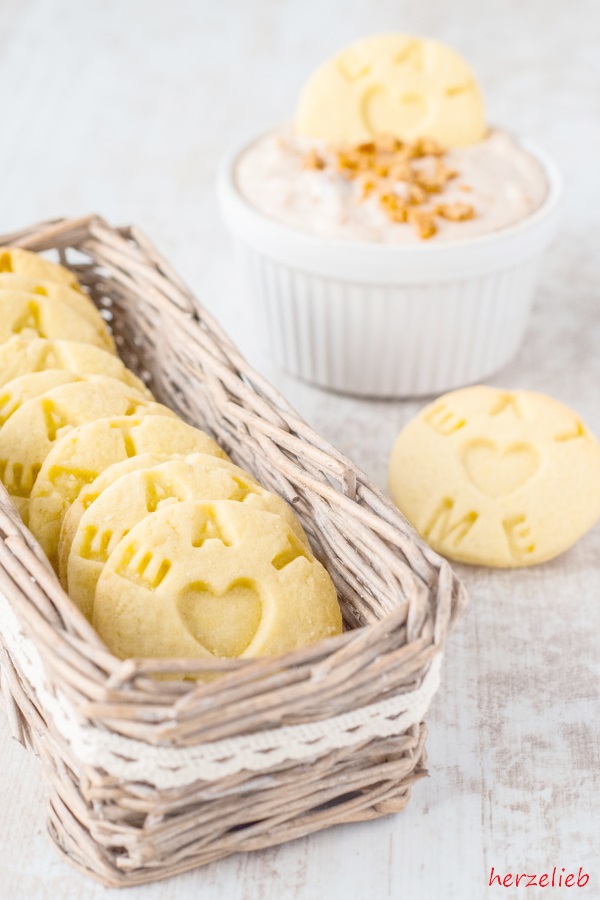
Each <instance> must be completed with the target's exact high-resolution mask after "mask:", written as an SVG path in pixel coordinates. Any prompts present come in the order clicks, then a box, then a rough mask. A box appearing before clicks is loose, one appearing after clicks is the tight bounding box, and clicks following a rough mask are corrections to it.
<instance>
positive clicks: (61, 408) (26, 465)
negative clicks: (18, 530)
mask: <svg viewBox="0 0 600 900" xmlns="http://www.w3.org/2000/svg"><path fill="white" fill-rule="evenodd" d="M111 415H125V416H134V415H141V416H143V415H160V416H167V415H171V416H174V415H175V414H174V413H171V411H170V410H168V409H167V408H166V407H165V406H161V405H160V404H159V403H154V402H152V401H150V400H148V399H147V398H145V397H143V396H142V395H141V394H138V393H137V391H135V390H134V389H133V388H130V387H128V386H127V385H126V384H123V382H122V381H117V380H116V379H114V378H106V377H104V376H98V377H97V379H96V381H94V382H90V383H87V382H75V383H74V384H63V385H61V386H60V387H55V388H53V389H52V390H50V391H47V392H46V393H45V394H41V395H40V396H38V397H34V398H33V399H32V400H28V401H27V402H26V403H24V404H23V405H22V406H21V407H19V409H17V410H16V412H14V413H13V415H12V416H11V417H10V419H9V420H8V421H7V422H6V424H5V425H4V426H3V428H1V429H0V481H2V482H4V485H5V487H6V488H7V490H8V492H9V494H11V495H12V496H13V498H16V499H17V501H18V502H17V506H18V508H19V512H20V513H21V515H22V516H23V518H24V521H25V522H27V509H28V498H29V496H30V494H31V490H32V488H33V484H34V482H35V479H36V477H37V475H38V473H39V471H40V469H41V467H42V463H43V462H44V460H45V458H46V456H47V455H48V453H49V452H50V450H51V449H52V447H53V445H54V443H55V442H56V440H57V439H58V438H60V437H61V435H63V434H64V433H65V431H68V430H70V429H72V428H74V427H75V426H77V425H83V424H85V423H86V422H92V421H93V420H94V419H100V418H103V417H105V416H111ZM36 536H37V535H36Z"/></svg>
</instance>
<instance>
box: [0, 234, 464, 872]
mask: <svg viewBox="0 0 600 900" xmlns="http://www.w3.org/2000/svg"><path fill="white" fill-rule="evenodd" d="M0 242H1V243H5V244H20V245H21V246H24V247H27V248H29V249H32V250H37V251H43V250H55V251H58V252H59V255H60V260H61V262H63V264H66V265H69V266H70V267H71V268H72V269H73V270H74V271H75V272H76V274H77V276H78V278H79V279H80V281H81V283H82V284H83V285H85V286H86V287H87V288H88V289H89V291H90V294H91V296H92V298H93V299H94V301H95V302H96V304H97V305H98V307H99V308H100V309H102V310H105V315H106V317H107V319H109V320H110V323H111V326H112V328H113V332H114V334H115V338H116V341H117V346H118V347H119V352H120V354H121V356H122V358H123V359H124V361H125V362H126V363H127V365H129V366H130V368H132V369H133V370H134V371H135V372H137V373H138V374H141V375H142V376H143V377H145V378H146V380H147V381H148V383H149V386H150V388H151V389H152V391H153V392H154V393H155V395H156V396H157V398H158V399H159V400H161V401H162V402H165V403H167V404H168V405H169V406H171V408H172V409H174V410H175V411H176V412H178V413H179V414H180V415H181V416H182V417H183V418H184V419H186V420H187V421H189V422H191V423H192V424H194V425H197V426H199V427H201V428H203V429H204V430H206V431H208V432H209V433H210V434H212V435H213V436H214V437H215V438H216V439H217V440H218V441H219V443H220V444H221V445H222V446H223V447H224V449H225V450H226V451H227V452H228V453H229V454H230V456H231V457H232V459H233V460H234V462H236V463H237V464H238V465H241V466H242V467H243V468H245V469H247V470H248V471H249V472H251V473H252V474H253V475H255V476H256V477H257V478H258V479H259V480H260V481H261V483H262V484H263V485H264V486H265V487H266V488H268V489H269V490H272V491H276V492H278V493H279V494H280V495H281V496H283V497H284V498H285V499H286V500H288V502H290V503H291V504H292V505H293V507H294V509H295V512H296V513H297V515H298V516H299V518H300V520H301V522H302V524H303V526H304V528H305V530H306V532H307V534H308V535H309V538H310V540H311V543H312V544H313V547H314V549H315V552H316V555H317V556H318V557H319V559H320V560H321V561H322V562H323V563H324V565H325V566H326V567H327V569H328V571H329V573H330V575H331V577H332V578H333V580H334V583H335V585H336V588H337V590H338V594H339V596H340V601H341V604H342V610H343V615H344V622H345V629H346V630H345V631H344V633H343V634H342V635H341V636H339V637H336V638H332V639H330V640H328V641H325V642H322V643H320V644H318V645H316V646H313V647H308V648H304V649H302V650H300V651H296V652H295V653H293V654H289V655H288V656H286V657H283V658H280V659H277V660H269V659H262V660H244V661H238V660H231V661H226V660H223V661H217V662H214V663H212V662H211V663H208V662H206V661H204V662H198V663H193V664H190V661H189V660H186V661H185V662H181V661H177V660H127V661H125V662H122V661H120V660H118V659H116V658H115V657H113V656H112V655H111V654H110V653H108V651H107V650H106V648H105V647H104V645H103V644H102V643H101V641H100V640H99V638H98V636H97V635H96V633H95V632H94V630H93V629H92V628H91V626H90V625H89V624H88V623H87V622H86V620H85V619H84V618H83V616H82V615H81V614H80V613H79V611H78V610H77V609H76V608H75V606H74V604H72V603H71V602H70V600H69V599H68V597H67V596H66V594H65V593H64V591H63V590H62V588H61V587H60V584H59V583H58V580H57V579H56V577H55V576H54V574H53V573H52V571H51V570H50V569H49V566H48V563H47V561H46V559H45V557H44V556H43V554H42V553H41V551H40V550H39V548H38V546H37V544H36V543H35V541H33V539H32V537H31V535H30V534H29V532H28V531H27V529H25V528H24V526H23V525H22V523H21V521H20V519H19V518H18V516H17V514H16V512H15V510H14V507H13V506H12V503H11V501H10V499H9V498H8V495H7V494H6V492H5V491H4V489H3V488H0V599H3V602H4V612H5V614H4V617H2V616H0V622H1V623H2V626H1V627H2V631H1V633H0V665H1V670H0V671H1V675H2V681H1V687H2V693H3V696H4V699H5V704H6V709H7V713H8V717H9V721H10V722H11V725H12V728H13V731H14V733H15V735H16V736H17V737H18V739H19V740H20V741H21V742H22V743H24V744H25V745H29V746H31V747H32V748H33V750H34V751H35V753H36V754H37V755H38V756H39V757H40V759H41V761H42V764H43V769H44V775H45V778H46V783H47V788H48V793H49V814H48V825H49V832H50V835H51V837H52V839H53V840H54V842H55V843H56V845H57V847H58V848H59V850H60V851H61V852H62V853H63V854H65V855H66V856H67V857H68V858H69V860H70V861H71V862H72V863H73V864H75V865H76V866H77V867H78V868H80V869H82V870H83V871H85V872H86V873H88V874H91V875H93V876H95V877H96V878H97V879H99V880H100V881H102V882H103V883H104V884H107V885H117V886H118V885H132V884H138V883H143V882H148V881H152V880H155V879H157V878H163V877H166V876H167V875H171V874H174V873H177V872H182V871H185V870H187V869H191V868H193V867H195V866H198V865H202V864H205V863H208V862H210V861H212V860H215V859H219V858H221V857H224V856H227V855H229V854H231V853H234V852H237V851H242V850H243V851H246V850H254V849H258V848H261V847H267V846H271V845H274V844H278V843H282V842H284V841H288V840H291V839H293V838H296V837H300V836H302V835H305V834H308V833H310V832H313V831H317V830H319V829H322V828H326V827H329V826H330V825H334V824H336V823H340V822H351V821H359V820H364V819H370V818H376V817H378V816H382V815H386V814H388V813H391V812H395V811H398V810H400V809H402V807H403V806H404V805H405V804H406V802H407V800H408V796H409V791H410V786H411V784H412V783H413V782H414V781H415V780H417V779H418V778H420V777H421V776H422V775H423V774H424V772H425V769H424V762H425V750H424V743H425V735H426V729H425V725H424V723H423V721H422V719H423V716H424V713H425V711H426V707H427V704H428V702H429V700H430V698H431V694H432V693H433V691H434V690H435V687H436V685H437V677H438V671H439V660H440V651H441V650H442V648H443V644H444V641H445V638H446V635H447V632H448V629H449V627H450V626H451V624H452V623H453V621H454V620H455V619H456V617H457V616H458V615H459V613H460V611H461V610H462V608H463V607H464V605H465V603H466V595H465V592H464V589H463V587H462V585H461V584H460V582H459V581H458V580H457V579H456V577H455V576H454V574H453V572H452V570H451V569H450V567H449V565H448V564H447V563H446V562H445V561H443V560H442V559H440V558H439V557H438V556H437V555H436V554H435V553H433V552H432V551H431V550H430V549H429V548H428V547H427V546H426V545H425V544H423V542H421V541H420V540H419V539H418V538H417V536H416V535H415V533H414V532H413V531H412V529H411V528H410V527H409V526H408V525H407V523H406V521H405V520H404V519H403V517H402V516H401V515H400V513H399V512H398V511H397V510H396V509H395V507H393V505H392V504H391V503H390V502H389V501H388V500H387V499H386V498H385V497H384V496H383V495H382V494H381V492H379V491H378V490H377V488H375V487H374V486H373V485H372V484H370V483H369V481H368V480H367V479H366V477H365V476H364V474H363V473H362V472H360V471H359V470H358V469H357V468H356V467H355V466H353V465H352V463H350V462H349V461H348V460H347V459H345V458H344V457H343V456H341V454H339V453H338V452H337V451H336V450H334V449H333V448H332V447H331V446H329V445H328V444H327V443H326V442H325V441H324V440H322V439H321V438H320V437H319V436H318V435H316V434H315V433H314V432H313V431H312V430H311V429H310V428H309V427H308V426H307V424H306V423H305V422H303V421H302V420H301V419H300V418H299V417H298V416H297V415H296V414H295V413H294V411H293V410H292V409H291V408H290V407H289V405H288V404H287V403H286V402H285V400H284V399H283V398H282V397H281V396H280V395H279V394H278V393H277V392H276V391H275V390H274V389H273V388H272V387H271V386H270V385H269V384H267V383H266V382H265V381H264V380H263V379H262V378H261V377H260V376H259V375H258V374H257V373H256V372H254V371H253V370H252V369H251V368H250V367H249V366H248V364H247V363H246V362H245V360H244V359H243V357H241V356H240V354H239V352H238V351H237V350H236V348H235V347H234V346H233V345H232V343H231V341H230V340H229V339H228V338H227V336H226V335H225V334H224V333H223V331H222V330H221V329H220V328H219V326H218V325H217V324H216V323H215V321H214V320H213V319H212V318H211V317H210V315H208V314H207V313H206V311H205V310H203V309H202V307H201V306H200V305H199V304H198V302H197V301H196V300H195V298H194V297H193V295H192V294H191V293H190V291H189V290H188V289H187V288H186V286H185V285H184V284H183V283H182V282H181V280H180V279H179V278H178V277H177V275H176V274H175V273H174V272H173V271H172V270H171V268H170V267H169V266H168V264H167V263H166V262H165V261H164V260H163V259H162V258H161V257H160V256H159V254H158V253H157V252H156V250H155V249H154V247H153V246H152V245H151V244H150V243H149V241H148V240H147V238H146V237H145V236H144V235H143V234H141V233H140V232H139V231H138V230H137V229H134V228H124V229H114V228H110V227H109V226H108V225H106V223H104V222H103V221H102V220H100V219H99V218H97V217H93V216H92V217H87V218H85V219H79V220H60V221H56V222H51V223H42V224H41V225H38V226H34V227H32V228H30V229H27V230H25V231H22V232H19V233H17V234H12V235H5V236H3V237H2V238H0ZM190 670H192V671H194V672H196V673H206V672H208V673H209V674H210V673H219V676H220V677H218V678H213V679H211V680H209V681H208V682H206V681H204V682H203V683H199V682H195V681H182V680H180V679H173V678H171V679H169V678H164V677H163V678H160V679H157V678H156V677H154V676H155V675H157V674H159V675H163V676H164V675H173V674H175V675H177V674H178V673H182V672H183V671H186V672H189V671H190Z"/></svg>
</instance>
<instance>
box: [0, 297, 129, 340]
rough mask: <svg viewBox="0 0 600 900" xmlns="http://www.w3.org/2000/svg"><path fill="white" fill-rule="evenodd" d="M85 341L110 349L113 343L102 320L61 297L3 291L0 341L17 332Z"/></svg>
mask: <svg viewBox="0 0 600 900" xmlns="http://www.w3.org/2000/svg"><path fill="white" fill-rule="evenodd" d="M15 334H17V335H20V336H21V337H24V338H49V339H50V340H56V339H61V338H62V339H63V340H68V341H82V342H83V343H85V344H93V345H94V346H95V347H101V348H102V349H103V350H108V351H109V352H112V351H114V344H113V342H112V338H111V337H110V335H109V333H108V331H107V329H106V326H105V325H104V322H103V320H102V319H101V318H100V317H98V321H97V322H95V323H94V322H90V321H89V320H88V319H87V318H86V317H85V316H83V315H82V314H81V313H80V312H77V311H76V310H74V309H73V308H72V307H71V306H68V305H67V304H66V303H63V302H62V301H60V300H51V299H50V298H49V297H42V296H40V295H38V294H27V293H25V291H7V290H4V291H0V344H3V343H4V342H5V341H9V340H10V339H11V338H12V337H14V335H15Z"/></svg>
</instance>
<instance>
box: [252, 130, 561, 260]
mask: <svg viewBox="0 0 600 900" xmlns="http://www.w3.org/2000/svg"><path fill="white" fill-rule="evenodd" d="M315 151H316V152H317V153H319V154H322V155H323V157H324V158H326V157H327V154H328V153H330V150H329V149H328V148H327V146H326V145H325V144H322V143H319V142H314V141H311V142H308V141H306V140H300V139H298V138H297V137H295V136H294V135H293V132H292V130H291V129H290V128H284V129H279V130H277V131H275V132H271V133H269V134H267V135H265V136H264V137H262V138H260V139H259V140H257V141H256V142H255V143H253V144H252V145H251V146H250V147H248V148H247V149H246V150H245V151H244V152H243V153H242V155H241V156H240V158H239V160H238V162H237V166H236V182H237V186H238V189H239V191H240V192H241V194H242V196H243V197H245V199H246V200H247V201H248V202H249V203H250V204H252V206H254V207H255V208H256V209H258V210H259V211H260V212H262V213H264V214H265V215H267V216H269V217H271V218H273V219H275V220H277V221H278V222H281V223H282V224H284V225H288V226H290V227H291V228H296V229H299V230H301V231H305V232H309V233H311V234H314V235H318V236H320V237H324V238H339V239H345V240H361V241H376V242H380V243H385V244H396V243H398V244H405V243H406V244H408V243H422V241H421V239H420V238H419V235H418V233H417V232H416V230H415V228H413V227H412V226H411V225H410V224H409V223H406V222H395V221H391V219H390V218H389V216H388V215H386V213H385V211H384V209H382V206H381V203H380V200H379V197H378V196H377V194H376V192H374V193H372V194H369V195H368V196H365V195H364V194H365V192H364V190H363V187H362V186H361V183H360V182H359V181H358V180H349V179H348V178H346V177H344V175H343V174H342V173H340V172H339V171H336V170H335V169H333V168H331V167H329V166H327V167H325V168H323V169H319V168H310V167H307V166H306V158H307V154H309V153H310V152H315ZM443 162H444V165H445V166H447V167H449V168H450V169H452V170H455V171H456V172H457V175H456V177H454V178H452V179H451V180H449V181H448V182H447V183H446V184H445V186H444V188H443V191H442V192H441V193H438V194H435V195H432V196H431V199H430V200H428V203H427V204H425V205H424V206H423V207H422V208H423V209H428V208H430V209H433V208H434V207H435V205H436V204H438V203H440V202H443V203H444V204H456V203H460V204H465V203H467V204H469V205H470V206H472V207H473V210H474V216H473V218H469V219H468V220H466V221H448V220H446V219H443V218H436V225H437V233H436V234H435V235H434V236H433V237H432V238H431V239H430V241H435V242H439V241H460V240H464V239H465V238H470V237H475V236H477V235H483V234H489V233H490V232H494V231H499V230H500V229H503V228H507V227H508V226H509V225H513V224H514V223H516V222H519V221H521V220H522V219H524V218H526V217H527V216H529V215H530V214H531V213H532V212H534V211H535V210H536V209H537V208H538V207H539V206H540V205H541V204H542V203H543V201H544V199H545V198H546V195H547V193H548V183H547V180H546V176H545V173H544V170H543V168H542V166H541V165H540V163H539V162H538V161H537V160H536V159H535V157H533V156H532V155H531V153H529V152H528V151H527V150H525V149H524V148H523V147H521V146H520V144H519V143H517V141H516V140H515V139H514V138H513V137H511V135H509V134H507V133H506V132H504V131H499V130H493V131H491V132H490V133H489V135H488V136H487V137H486V138H485V139H484V140H482V141H479V142H478V143H476V144H472V145H471V146H469V147H464V148H460V149H455V150H449V151H447V152H446V153H445V154H444V157H443ZM424 164H425V163H424ZM405 187H406V186H405V185H403V184H401V183H400V184H398V185H396V187H395V190H396V191H397V192H398V194H399V196H402V191H403V189H405Z"/></svg>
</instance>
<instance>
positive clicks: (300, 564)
mask: <svg viewBox="0 0 600 900" xmlns="http://www.w3.org/2000/svg"><path fill="white" fill-rule="evenodd" d="M0 480H1V481H2V482H3V483H4V485H5V487H6V489H7V490H8V492H9V493H10V495H11V497H12V499H13V501H14V503H15V505H16V506H17V509H18V510H19V512H20V514H21V516H22V517H23V520H24V522H25V524H27V525H28V526H29V528H30V530H31V531H32V533H33V535H34V536H35V537H36V538H37V540H38V541H39V542H40V544H41V546H42V548H43V549H44V551H45V552H46V554H47V555H48V558H49V560H50V562H51V564H52V565H53V567H54V568H55V570H56V571H57V573H58V574H59V577H60V579H61V582H62V584H63V586H64V587H65V589H66V590H67V591H68V593H69V595H70V596H71V598H72V599H73V601H74V602H75V603H76V605H77V606H78V607H79V609H80V610H81V611H82V612H83V613H84V614H85V615H86V617H87V618H88V619H89V620H90V622H91V623H92V624H93V625H94V627H95V628H96V629H97V631H98V632H99V634H100V636H101V637H102V639H103V640H104V641H105V643H106V644H107V646H108V647H109V649H111V650H112V652H113V653H115V654H116V655H117V656H119V657H121V658H128V657H132V656H135V657H143V656H146V657H181V658H187V659H203V658H205V659H211V658H222V657H226V658H227V657H229V658H231V657H240V656H241V657H244V658H246V657H255V656H262V655H265V656H271V655H276V654H280V653H285V652H287V651H291V650H294V649H295V648H297V647H300V646H303V645H306V644H309V643H312V642H313V641H316V640H319V639H321V638H323V637H328V636H331V635H334V634H338V633H339V632H340V631H341V628H342V621H341V614H340V609H339V605H338V600H337V596H336V592H335V589H334V586H333V583H332V582H331V579H330V578H329V576H328V574H327V572H326V571H325V569H324V568H323V567H322V565H321V564H320V563H319V562H318V561H317V560H316V559H315V557H314V555H313V553H312V550H311V548H310V544H309V542H308V539H307V537H306V535H305V533H304V531H303V529H302V526H301V525H300V523H299V521H298V520H297V518H296V516H295V515H294V513H293V511H292V509H291V508H290V507H289V506H288V504H287V503H285V501H283V500H282V499H281V498H280V497H278V496H276V495H275V494H272V493H269V492H268V491H266V490H265V489H264V488H262V487H261V486H260V485H259V484H258V483H257V482H256V481H255V480H254V478H252V476H250V475H249V474H248V473H246V472H244V471H242V470H241V469H239V468H238V467H237V466H235V465H233V463H231V462H230V461H229V459H228V457H227V455H226V454H225V453H224V451H223V450H222V449H221V448H220V447H219V446H218V445H217V444H216V443H215V442H214V441H213V440H212V438H210V437H209V436H208V435H207V434H205V433H204V432H203V431H200V430H199V429H197V428H194V427H192V426H191V425H188V424H186V423H185V422H183V421H182V420H181V419H179V418H177V416H176V415H175V414H174V413H173V412H172V411H171V410H170V409H168V408H167V407H165V406H163V405H161V404H160V403H157V402H156V401H155V400H154V398H153V397H152V395H151V394H150V392H149V391H148V389H147V388H146V387H145V386H144V384H143V383H142V382H141V381H140V380H139V379H138V378H137V377H136V376H135V375H134V374H133V373H132V372H130V371H129V370H128V369H127V368H126V367H125V365H124V364H123V363H122V362H121V361H120V360H119V359H118V358H117V356H116V355H115V347H114V343H113V340H112V337H111V335H110V333H109V331H108V329H107V327H106V323H105V322H104V320H103V318H102V317H101V315H100V313H99V312H98V310H97V309H96V307H95V306H94V304H93V303H92V301H91V299H90V298H89V297H88V295H87V294H85V293H84V292H83V291H82V289H81V287H80V285H79V283H78V282H77V279H76V278H75V277H74V275H73V273H72V272H70V271H69V270H67V269H66V268H63V267H62V266H60V265H58V264H56V263H52V262H50V261H48V260H46V259H43V258H42V257H40V256H38V255H37V254H34V253H30V252H28V251H25V250H22V249H19V248H4V249H3V250H0Z"/></svg>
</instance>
